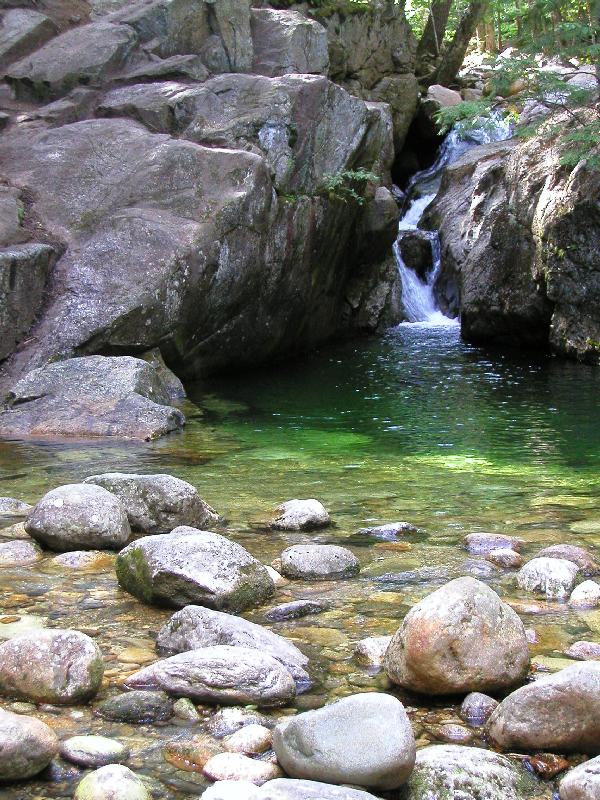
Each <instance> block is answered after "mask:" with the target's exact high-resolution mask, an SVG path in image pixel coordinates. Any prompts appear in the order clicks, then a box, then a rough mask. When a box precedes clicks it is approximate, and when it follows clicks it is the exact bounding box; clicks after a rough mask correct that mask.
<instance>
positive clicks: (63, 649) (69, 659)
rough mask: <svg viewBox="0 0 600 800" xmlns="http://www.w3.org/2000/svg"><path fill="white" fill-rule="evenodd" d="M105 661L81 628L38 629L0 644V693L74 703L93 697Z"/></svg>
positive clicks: (100, 678) (51, 701) (68, 703)
mask: <svg viewBox="0 0 600 800" xmlns="http://www.w3.org/2000/svg"><path fill="white" fill-rule="evenodd" d="M103 674H104V662H103V660H102V653H101V652H100V649H99V648H98V646H97V644H96V643H95V642H94V640H93V639H90V637H89V636H86V635H85V634H84V633H79V631H70V630H58V629H54V630H37V631H34V632H32V633H25V634H22V635H21V636H15V637H14V638H13V639H9V640H8V641H7V642H4V643H3V644H0V692H2V694H4V695H6V696H8V697H17V698H19V699H22V700H30V701H32V702H34V703H54V704H57V705H73V704H75V703H83V702H85V701H86V700H89V699H90V698H91V697H93V696H94V695H95V694H96V692H97V691H98V689H99V688H100V684H101V682H102V675H103Z"/></svg>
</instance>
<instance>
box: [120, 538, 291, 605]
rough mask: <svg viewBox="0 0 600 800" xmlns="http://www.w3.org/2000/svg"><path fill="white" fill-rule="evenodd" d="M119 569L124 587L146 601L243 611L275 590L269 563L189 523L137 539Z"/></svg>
mask: <svg viewBox="0 0 600 800" xmlns="http://www.w3.org/2000/svg"><path fill="white" fill-rule="evenodd" d="M116 569H117V578H118V580H119V584H120V585H121V586H122V587H123V589H125V590H126V591H128V592H130V594H132V595H134V596H135V597H138V598H139V599H140V600H143V601H144V602H145V603H158V604H161V605H167V606H175V607H183V606H186V605H189V604H194V603H195V604H199V605H205V606H207V607H208V608H214V609H216V610H226V611H233V612H239V611H244V610H245V609H247V608H251V607H252V606H256V605H260V604H261V603H263V602H265V600H268V599H269V597H272V596H273V594H274V592H275V586H274V584H273V581H272V580H271V578H270V576H269V573H268V572H267V570H266V568H265V567H264V566H263V565H262V564H261V563H260V562H259V561H257V560H256V559H255V558H254V557H253V556H251V555H250V553H249V552H248V551H247V550H245V549H244V548H243V547H241V545H239V544H236V543H235V542H232V541H230V540H229V539H226V538H225V537H224V536H220V535H219V534H218V533H211V532H209V531H199V530H196V529H195V528H188V527H185V526H181V527H179V528H175V529H174V530H173V531H172V532H171V533H168V534H163V535H158V536H146V537H144V538H143V539H138V540H137V541H136V542H132V544H130V545H128V546H127V547H126V548H125V549H124V550H122V551H121V552H120V553H119V555H118V557H117V565H116Z"/></svg>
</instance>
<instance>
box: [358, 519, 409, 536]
mask: <svg viewBox="0 0 600 800" xmlns="http://www.w3.org/2000/svg"><path fill="white" fill-rule="evenodd" d="M418 532H419V529H418V528H417V526H416V525H412V524H411V523H410V522H388V523H386V524H385V525H377V526H375V527H374V528H361V529H360V530H359V531H358V533H359V534H360V535H361V536H375V537H376V538H377V539H396V538H397V537H398V536H405V535H406V534H407V533H418Z"/></svg>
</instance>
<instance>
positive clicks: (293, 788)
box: [259, 778, 377, 800]
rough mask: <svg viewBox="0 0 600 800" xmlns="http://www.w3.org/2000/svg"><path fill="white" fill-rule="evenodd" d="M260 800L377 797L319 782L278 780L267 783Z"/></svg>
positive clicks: (321, 799) (339, 799)
mask: <svg viewBox="0 0 600 800" xmlns="http://www.w3.org/2000/svg"><path fill="white" fill-rule="evenodd" d="M259 797H260V800H377V798H376V797H375V795H373V794H369V793H368V792H363V791H361V790H360V789H349V788H348V787H346V786H332V785H331V784H329V783H320V782H319V781H303V780H289V779H288V778H283V779H278V780H274V781H269V783H265V784H264V785H263V786H262V787H261V789H260V794H259Z"/></svg>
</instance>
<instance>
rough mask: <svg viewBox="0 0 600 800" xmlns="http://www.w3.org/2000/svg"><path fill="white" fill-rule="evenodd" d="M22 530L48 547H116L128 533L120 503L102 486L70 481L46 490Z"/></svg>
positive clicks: (119, 545) (76, 548)
mask: <svg viewBox="0 0 600 800" xmlns="http://www.w3.org/2000/svg"><path fill="white" fill-rule="evenodd" d="M25 530H26V531H27V533H28V534H29V535H30V536H31V537H32V538H33V539H35V540H36V541H38V542H40V543H41V544H43V545H45V546H46V547H49V548H50V549H51V550H58V551H59V552H64V551H67V550H82V549H83V550H98V549H103V548H106V549H109V550H118V549H119V548H121V547H123V545H124V544H125V542H126V541H127V540H128V539H129V537H130V536H131V529H130V527H129V523H128V521H127V515H126V513H125V509H124V507H123V504H122V503H121V501H120V500H119V498H118V497H115V495H114V494H111V493H110V492H108V491H107V490H106V489H103V488H102V487H101V486H92V485H89V486H88V485H87V484H85V483H71V484H67V485H66V486H59V487H58V488H57V489H52V490H51V491H49V492H48V493H47V494H45V495H44V496H43V497H42V499H41V500H40V501H39V503H37V504H36V505H35V506H34V508H33V510H32V511H30V513H29V515H28V517H27V521H26V522H25Z"/></svg>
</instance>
